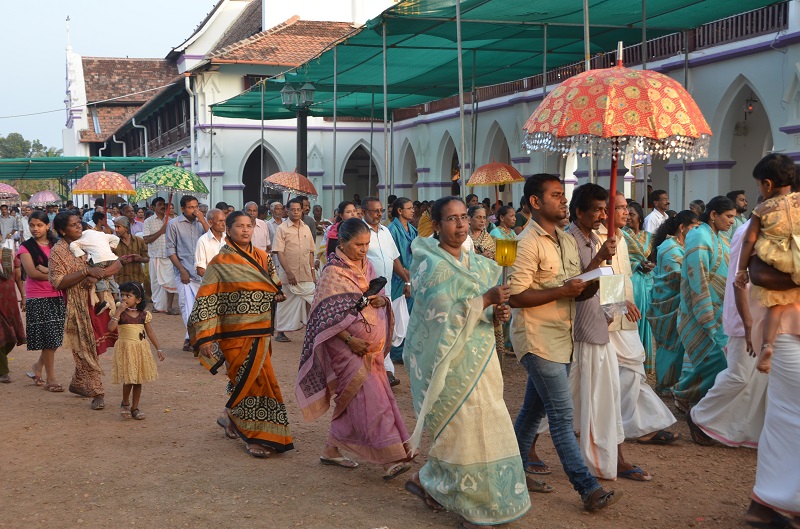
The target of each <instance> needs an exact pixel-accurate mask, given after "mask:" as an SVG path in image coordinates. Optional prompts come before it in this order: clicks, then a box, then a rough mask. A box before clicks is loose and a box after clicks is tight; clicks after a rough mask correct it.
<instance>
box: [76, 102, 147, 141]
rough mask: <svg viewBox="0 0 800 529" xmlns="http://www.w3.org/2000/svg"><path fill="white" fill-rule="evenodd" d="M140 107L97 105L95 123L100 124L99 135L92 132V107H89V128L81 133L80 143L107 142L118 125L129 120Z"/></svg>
mask: <svg viewBox="0 0 800 529" xmlns="http://www.w3.org/2000/svg"><path fill="white" fill-rule="evenodd" d="M140 107H141V105H138V104H137V105H113V106H110V105H97V121H99V122H100V134H97V133H95V131H94V119H93V116H92V112H93V111H92V107H89V116H88V118H89V128H88V129H83V130H81V131H80V133H81V142H82V143H91V142H100V141H107V140H108V138H110V137H111V135H112V134H113V133H114V132H115V131H116V130H117V129H118V128H119V126H120V125H122V124H123V123H125V122H126V121H128V120H129V119H131V117H133V115H134V114H136V111H137V110H139V108H140Z"/></svg>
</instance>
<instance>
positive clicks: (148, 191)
mask: <svg viewBox="0 0 800 529" xmlns="http://www.w3.org/2000/svg"><path fill="white" fill-rule="evenodd" d="M156 191H158V190H157V189H156V188H155V186H149V185H148V186H139V187H137V188H136V194H135V195H133V198H132V199H131V202H140V201H142V200H147V199H148V198H150V197H151V196H153V195H155V194H156Z"/></svg>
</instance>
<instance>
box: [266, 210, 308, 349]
mask: <svg viewBox="0 0 800 529" xmlns="http://www.w3.org/2000/svg"><path fill="white" fill-rule="evenodd" d="M288 208H289V219H288V220H287V221H286V222H282V223H281V224H280V225H278V227H277V229H276V230H275V241H274V242H273V245H272V252H273V253H274V254H275V256H276V257H277V258H278V262H279V263H280V265H281V266H280V268H279V269H278V274H279V276H280V278H281V282H282V283H283V293H284V294H285V295H286V301H284V302H283V303H281V304H280V306H279V307H278V310H277V312H276V315H275V331H276V334H275V340H276V341H278V342H288V341H290V340H289V338H288V337H287V336H286V334H284V333H285V332H287V331H296V330H298V329H300V328H302V327H303V325H305V324H306V323H307V322H308V308H309V305H310V304H311V302H312V301H313V299H314V287H315V283H316V282H317V277H316V271H315V270H314V249H315V245H314V236H313V234H312V233H311V230H310V229H309V228H308V226H306V224H305V223H304V222H303V202H302V200H300V199H298V198H295V199H292V200H290V201H289V204H288Z"/></svg>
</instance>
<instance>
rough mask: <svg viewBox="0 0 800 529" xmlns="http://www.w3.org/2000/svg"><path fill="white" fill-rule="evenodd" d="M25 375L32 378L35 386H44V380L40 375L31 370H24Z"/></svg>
mask: <svg viewBox="0 0 800 529" xmlns="http://www.w3.org/2000/svg"><path fill="white" fill-rule="evenodd" d="M25 376H26V377H28V378H29V379H31V380H33V383H34V384H36V385H37V386H44V380H43V379H42V377H40V376H39V375H37V374H36V373H34V372H33V371H28V372H26V373H25Z"/></svg>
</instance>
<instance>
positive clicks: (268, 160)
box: [234, 146, 282, 207]
mask: <svg viewBox="0 0 800 529" xmlns="http://www.w3.org/2000/svg"><path fill="white" fill-rule="evenodd" d="M262 156H263V157H264V173H263V176H262V173H261V157H262ZM278 171H280V169H279V168H278V162H277V161H276V160H275V158H274V157H273V156H272V154H270V152H269V151H268V150H267V149H265V148H263V147H261V146H259V147H256V148H255V150H253V152H252V153H251V154H250V156H249V157H248V158H247V161H246V162H245V164H244V170H243V171H242V183H243V184H244V189H243V190H242V203H241V204H234V205H235V206H237V207H241V206H244V204H246V203H247V202H255V203H256V204H264V203H265V202H264V200H265V196H266V195H265V196H262V191H263V185H262V183H263V181H264V179H265V178H266V177H268V176H269V175H271V174H272V173H277V172H278ZM271 195H274V196H275V198H281V197H282V195H281V194H280V193H271Z"/></svg>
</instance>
